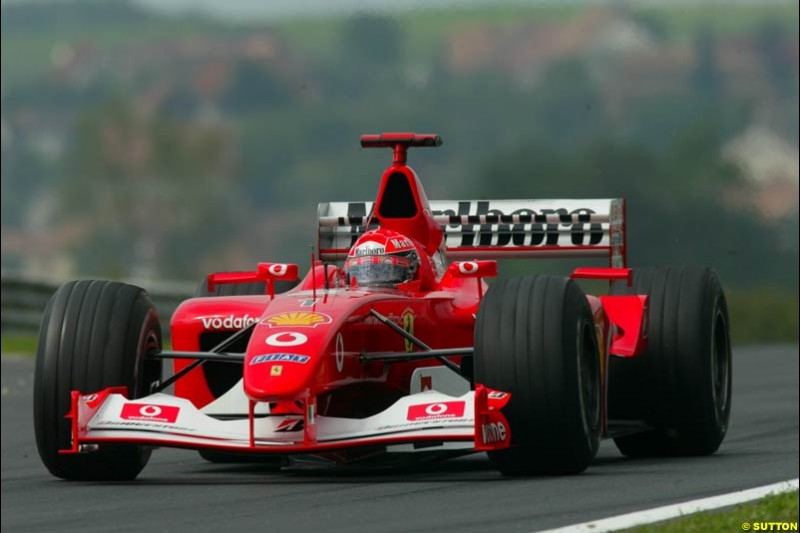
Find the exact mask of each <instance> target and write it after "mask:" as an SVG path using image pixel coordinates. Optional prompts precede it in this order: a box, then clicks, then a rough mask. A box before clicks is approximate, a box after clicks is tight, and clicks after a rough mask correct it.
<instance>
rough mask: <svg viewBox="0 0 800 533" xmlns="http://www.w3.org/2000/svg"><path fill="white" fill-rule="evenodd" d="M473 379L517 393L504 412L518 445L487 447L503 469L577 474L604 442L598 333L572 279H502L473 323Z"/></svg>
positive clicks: (517, 472) (509, 472)
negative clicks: (497, 449)
mask: <svg viewBox="0 0 800 533" xmlns="http://www.w3.org/2000/svg"><path fill="white" fill-rule="evenodd" d="M474 364H475V382H476V383H481V384H483V385H486V386H487V387H491V388H493V389H497V390H501V391H506V392H510V393H511V400H510V401H509V403H508V405H507V406H506V407H505V408H504V409H503V413H504V414H505V416H506V418H507V419H508V422H509V425H510V426H511V439H512V441H511V444H512V447H511V448H509V449H507V450H502V451H494V452H489V457H490V458H491V460H492V461H493V462H494V463H495V465H496V466H497V468H498V469H499V470H500V472H502V473H503V474H504V475H508V476H516V475H527V474H536V473H540V474H577V473H579V472H582V471H583V470H585V469H586V467H587V466H588V465H589V463H590V462H591V460H592V458H593V457H594V456H595V454H596V453H597V449H598V447H599V443H600V426H601V424H600V421H601V411H600V409H601V407H600V406H601V402H600V397H601V388H600V360H599V353H598V349H597V336H596V334H595V326H594V321H593V317H592V313H591V310H590V308H589V303H588V301H587V299H586V295H585V294H584V293H583V291H582V290H581V288H580V287H579V286H578V285H577V284H576V283H575V282H574V281H571V280H568V279H565V278H561V277H554V276H526V277H523V278H514V279H510V280H507V281H499V282H497V283H495V284H494V285H492V286H491V288H490V289H489V291H488V292H487V293H486V296H485V297H484V299H483V301H482V302H481V305H480V310H479V311H478V316H477V321H476V324H475V356H474Z"/></svg>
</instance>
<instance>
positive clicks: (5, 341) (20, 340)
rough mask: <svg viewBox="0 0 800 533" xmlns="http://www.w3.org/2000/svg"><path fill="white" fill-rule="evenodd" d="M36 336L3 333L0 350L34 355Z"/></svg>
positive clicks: (165, 345)
mask: <svg viewBox="0 0 800 533" xmlns="http://www.w3.org/2000/svg"><path fill="white" fill-rule="evenodd" d="M37 342H38V338H37V336H36V335H35V334H33V333H30V334H25V333H13V334H10V335H3V337H2V346H0V350H1V351H2V353H3V355H29V356H34V355H36V344H37ZM171 347H172V344H171V343H170V341H169V339H164V349H165V350H170V349H172V348H171Z"/></svg>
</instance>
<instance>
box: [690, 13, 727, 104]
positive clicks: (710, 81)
mask: <svg viewBox="0 0 800 533" xmlns="http://www.w3.org/2000/svg"><path fill="white" fill-rule="evenodd" d="M716 46H717V40H716V36H715V35H714V30H712V29H711V27H710V26H702V27H701V28H700V29H699V30H698V31H697V33H696V34H695V38H694V53H695V66H694V69H693V70H692V72H691V76H690V79H691V83H692V87H693V88H694V90H695V91H696V92H697V94H699V95H703V96H707V97H709V98H715V97H716V96H718V94H719V92H720V91H721V89H722V78H721V74H720V72H719V67H718V66H717V57H716Z"/></svg>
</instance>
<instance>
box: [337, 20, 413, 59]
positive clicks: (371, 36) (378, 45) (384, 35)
mask: <svg viewBox="0 0 800 533" xmlns="http://www.w3.org/2000/svg"><path fill="white" fill-rule="evenodd" d="M402 40H403V32H402V31H401V29H400V27H399V26H398V24H397V21H396V20H395V19H393V18H391V17H385V16H380V15H373V14H360V15H356V16H354V17H352V18H350V19H348V20H347V22H346V23H345V24H344V26H343V27H342V54H343V56H344V57H345V58H347V61H348V62H350V63H354V64H358V65H361V66H363V67H365V68H376V67H377V68H379V67H382V66H387V65H396V64H397V63H398V62H399V61H400V58H401V50H402Z"/></svg>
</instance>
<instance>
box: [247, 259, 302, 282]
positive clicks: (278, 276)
mask: <svg viewBox="0 0 800 533" xmlns="http://www.w3.org/2000/svg"><path fill="white" fill-rule="evenodd" d="M257 272H258V279H259V280H262V281H272V280H280V281H297V272H298V270H297V265H295V264H291V263H259V264H258V270H257Z"/></svg>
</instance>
